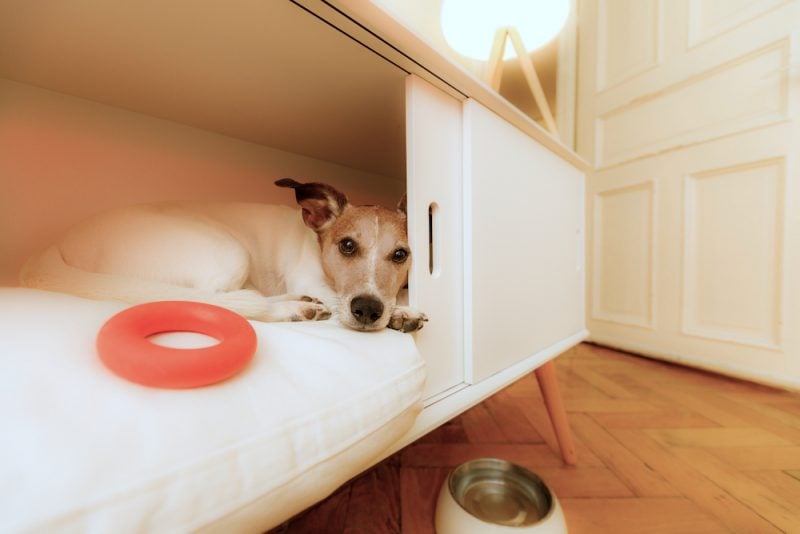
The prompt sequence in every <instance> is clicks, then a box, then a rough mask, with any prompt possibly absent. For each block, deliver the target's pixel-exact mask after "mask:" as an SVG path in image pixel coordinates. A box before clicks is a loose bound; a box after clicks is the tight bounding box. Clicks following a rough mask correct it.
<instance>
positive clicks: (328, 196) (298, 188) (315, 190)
mask: <svg viewBox="0 0 800 534" xmlns="http://www.w3.org/2000/svg"><path fill="white" fill-rule="evenodd" d="M275 185H277V186H278V187H290V188H292V189H294V198H295V200H297V204H299V205H300V207H301V208H303V222H305V223H306V226H308V227H309V228H311V229H312V230H314V231H315V232H322V231H324V230H325V229H327V228H328V227H329V226H330V224H331V223H332V222H333V221H334V220H335V219H336V217H338V216H339V215H341V214H342V212H343V211H344V208H345V207H346V206H347V204H348V201H347V197H346V196H345V195H344V193H342V192H340V191H337V190H336V189H334V188H333V187H331V186H329V185H327V184H318V183H308V184H301V183H300V182H296V181H295V180H292V179H291V178H283V179H281V180H278V181H277V182H275Z"/></svg>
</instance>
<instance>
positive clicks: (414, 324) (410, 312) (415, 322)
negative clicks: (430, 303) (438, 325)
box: [387, 306, 428, 333]
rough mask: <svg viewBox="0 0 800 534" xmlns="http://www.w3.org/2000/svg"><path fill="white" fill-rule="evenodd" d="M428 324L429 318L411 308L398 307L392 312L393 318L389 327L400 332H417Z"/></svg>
mask: <svg viewBox="0 0 800 534" xmlns="http://www.w3.org/2000/svg"><path fill="white" fill-rule="evenodd" d="M427 322H428V316H427V315H425V314H424V313H422V312H421V311H419V310H416V309H414V308H411V307H410V306H397V307H395V309H394V311H392V318H391V319H389V324H388V325H387V326H388V327H389V328H391V329H392V330H399V331H400V332H406V333H407V332H416V331H417V330H420V329H421V328H422V327H423V326H425V323H427Z"/></svg>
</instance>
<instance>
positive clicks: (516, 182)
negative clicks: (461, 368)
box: [464, 100, 584, 382]
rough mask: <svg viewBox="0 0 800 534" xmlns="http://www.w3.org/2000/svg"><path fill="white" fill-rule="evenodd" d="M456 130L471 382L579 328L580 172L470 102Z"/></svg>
mask: <svg viewBox="0 0 800 534" xmlns="http://www.w3.org/2000/svg"><path fill="white" fill-rule="evenodd" d="M464 132H465V138H464V139H465V141H464V147H465V152H464V154H465V185H464V187H465V192H466V193H467V196H466V199H465V204H466V206H467V208H466V209H467V213H466V225H467V228H466V243H467V245H466V251H465V257H466V265H467V268H468V270H467V273H466V274H465V277H466V279H465V287H466V291H467V296H466V300H467V303H466V304H467V316H466V324H467V325H468V330H467V333H466V337H467V347H466V348H467V362H468V366H469V364H470V363H471V368H469V367H468V369H467V380H468V381H472V382H477V381H480V380H482V379H483V378H486V377H488V376H490V375H492V374H494V373H496V372H497V371H499V370H501V369H504V368H506V367H508V366H509V365H512V364H514V363H516V362H518V361H520V360H522V359H524V358H526V357H528V356H531V355H533V354H535V353H536V352H538V351H539V350H541V349H543V348H546V347H548V346H550V345H552V344H554V343H556V342H558V341H561V340H563V339H564V338H566V337H568V336H571V335H574V334H577V333H579V332H581V331H582V330H583V329H584V268H583V261H584V253H583V240H584V236H583V217H584V204H583V198H584V175H583V173H582V172H581V171H579V170H578V169H576V168H574V167H573V166H572V165H570V164H569V163H566V162H565V161H563V160H562V159H560V158H559V157H557V156H556V155H554V154H553V153H551V152H550V151H548V150H547V149H545V148H543V147H542V146H541V145H539V144H538V143H537V142H535V141H534V140H533V139H531V138H530V137H528V136H527V135H525V134H524V133H522V132H521V131H519V130H517V129H516V128H514V127H513V126H511V125H510V124H508V123H507V122H505V121H504V120H502V119H500V118H499V117H498V116H496V115H495V114H493V113H492V112H491V111H489V110H487V109H486V108H485V107H483V106H481V105H480V104H478V103H477V102H475V101H472V100H469V101H467V102H466V103H465V107H464ZM470 327H471V331H470V330H469V328H470Z"/></svg>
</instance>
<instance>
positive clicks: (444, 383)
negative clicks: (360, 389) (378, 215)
mask: <svg viewBox="0 0 800 534" xmlns="http://www.w3.org/2000/svg"><path fill="white" fill-rule="evenodd" d="M461 132H462V125H461V102H459V101H458V100H456V99H454V98H452V97H451V96H449V95H447V94H446V93H444V92H442V91H440V90H439V89H437V88H435V87H433V86H432V85H430V84H429V83H428V82H426V81H424V80H422V79H420V78H418V77H416V76H409V77H408V78H407V80H406V133H407V136H408V141H407V143H408V144H407V149H406V150H407V155H408V161H407V168H408V182H407V185H408V233H409V240H410V244H411V249H412V250H413V256H412V261H413V264H412V269H411V271H412V278H411V280H410V288H409V289H410V297H411V303H412V305H414V306H416V307H418V308H420V309H421V310H423V311H424V312H425V313H426V314H427V315H428V318H429V322H428V324H427V325H426V326H425V328H423V329H422V330H420V331H419V332H417V333H416V334H415V337H416V342H417V346H418V347H419V350H420V352H421V353H422V355H423V356H424V358H425V361H426V363H427V366H428V378H427V383H426V390H425V395H424V397H425V398H430V397H431V396H434V395H437V394H439V393H441V392H443V391H445V390H447V389H449V388H450V387H453V386H455V385H458V384H461V383H462V382H463V380H464V345H463V339H464V338H463V324H464V323H463V238H462V236H463V230H462V228H463V223H462V221H463V215H462V205H463V198H462V197H463V195H462V185H461V164H462V156H461V153H462V146H461V143H462V134H461Z"/></svg>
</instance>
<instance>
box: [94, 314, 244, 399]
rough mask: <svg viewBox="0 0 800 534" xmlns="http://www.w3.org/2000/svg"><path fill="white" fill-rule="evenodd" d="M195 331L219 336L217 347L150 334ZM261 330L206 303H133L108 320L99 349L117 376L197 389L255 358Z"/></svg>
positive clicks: (102, 331) (164, 386)
mask: <svg viewBox="0 0 800 534" xmlns="http://www.w3.org/2000/svg"><path fill="white" fill-rule="evenodd" d="M166 332H195V333H198V334H205V335H207V336H211V337H213V338H215V339H217V340H218V341H219V343H218V344H216V345H213V346H211V347H203V348H198V349H177V348H171V347H163V346H161V345H156V344H155V343H153V342H151V341H150V340H149V339H147V338H148V337H150V336H152V335H155V334H162V333H166ZM257 342H258V341H257V338H256V332H255V330H253V327H252V325H251V324H250V323H248V322H247V321H246V320H245V319H244V318H243V317H241V316H240V315H237V314H235V313H233V312H232V311H230V310H227V309H225V308H221V307H219V306H213V305H211V304H203V303H200V302H184V301H162V302H149V303H147V304H139V305H137V306H132V307H130V308H128V309H126V310H123V311H121V312H119V313H118V314H116V315H114V316H113V317H111V319H109V320H108V321H106V323H105V324H104V325H103V327H102V328H101V329H100V331H99V332H98V334H97V352H98V354H99V356H100V359H101V360H102V361H103V363H104V364H105V365H106V367H108V368H109V369H111V370H112V371H113V372H114V373H116V374H117V375H119V376H121V377H123V378H126V379H128V380H130V381H132V382H136V383H138V384H142V385H144V386H151V387H158V388H196V387H201V386H207V385H210V384H214V383H217V382H221V381H223V380H225V379H227V378H230V377H231V376H233V375H235V374H236V373H238V372H239V371H241V370H242V369H244V368H245V366H246V365H247V364H248V363H249V362H250V360H251V359H252V358H253V355H254V354H255V351H256V344H257Z"/></svg>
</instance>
